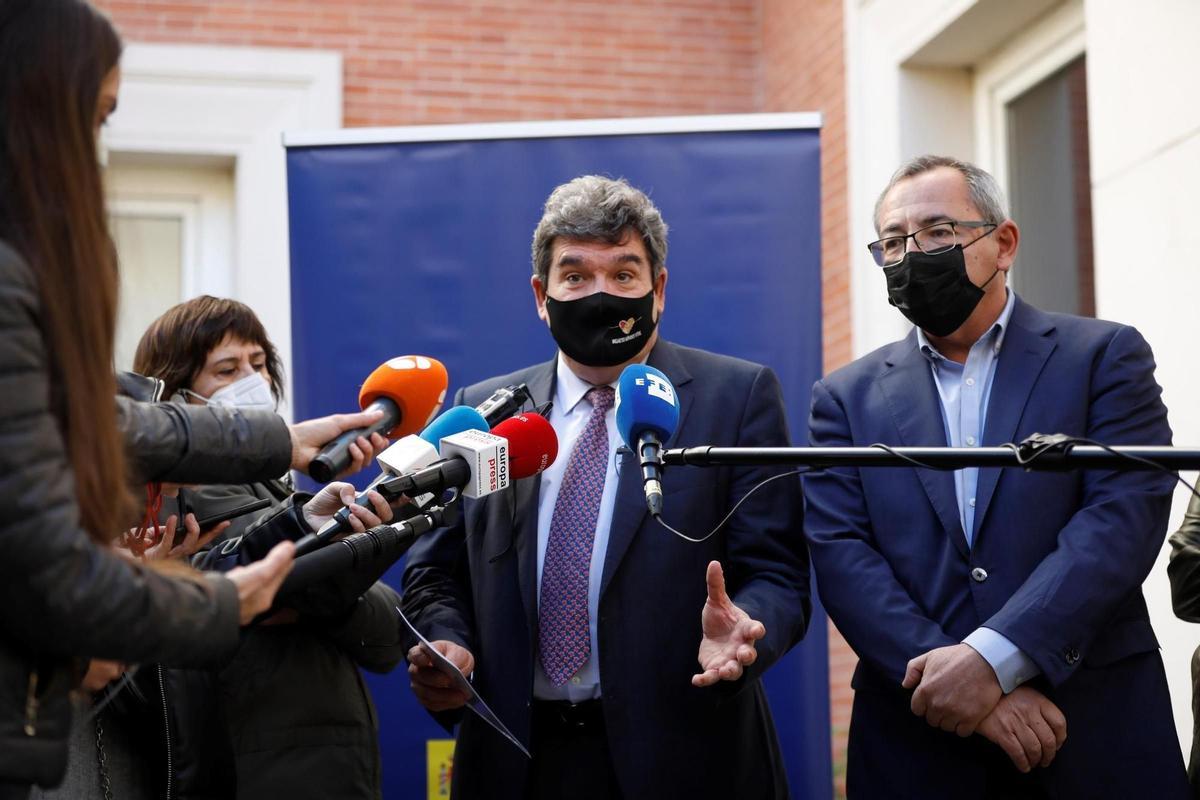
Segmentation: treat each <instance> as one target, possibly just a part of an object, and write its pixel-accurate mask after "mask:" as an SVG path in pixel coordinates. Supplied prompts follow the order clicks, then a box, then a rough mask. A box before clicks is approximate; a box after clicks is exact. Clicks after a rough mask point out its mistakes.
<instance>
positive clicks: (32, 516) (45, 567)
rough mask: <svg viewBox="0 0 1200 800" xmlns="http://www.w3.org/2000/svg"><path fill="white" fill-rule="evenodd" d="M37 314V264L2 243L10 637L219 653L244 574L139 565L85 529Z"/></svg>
mask: <svg viewBox="0 0 1200 800" xmlns="http://www.w3.org/2000/svg"><path fill="white" fill-rule="evenodd" d="M6 256H7V257H6ZM37 320H38V299H37V290H36V287H35V284H34V281H33V276H32V274H31V273H30V272H29V270H28V268H27V267H26V266H25V265H24V264H23V263H22V262H20V261H19V260H18V259H15V258H13V257H12V254H11V251H9V252H7V253H6V252H4V251H3V250H0V609H2V610H0V635H3V636H4V637H6V638H9V639H11V640H14V641H16V642H19V643H21V644H22V645H23V646H25V647H27V648H29V649H31V650H35V651H37V652H39V653H45V654H49V655H63V656H95V657H100V658H109V659H114V660H121V661H130V662H148V661H160V662H163V663H169V664H180V665H196V666H199V665H204V664H209V663H213V662H214V661H219V660H220V659H221V658H223V657H224V656H225V655H226V654H227V653H228V652H230V651H232V649H233V648H234V647H235V646H236V643H237V637H238V602H237V591H236V588H235V587H234V586H233V584H231V583H230V582H229V581H227V580H225V579H223V578H205V579H197V580H187V579H171V578H167V577H164V576H163V575H160V574H158V573H155V572H153V571H150V570H146V569H142V568H139V567H134V566H131V565H130V564H128V563H127V562H125V561H124V560H122V559H121V558H120V557H118V556H116V555H114V554H113V553H112V552H110V551H108V550H105V549H102V548H100V547H98V546H97V545H95V544H94V543H93V542H92V541H91V539H90V538H89V537H88V535H87V533H86V532H85V531H84V530H83V528H82V526H81V524H80V519H79V509H78V506H77V505H76V498H75V486H74V481H73V478H72V472H71V466H70V463H69V460H68V457H67V452H66V447H65V444H64V441H63V437H62V434H61V432H60V430H59V427H58V424H57V421H56V419H55V418H54V416H53V414H52V413H51V411H50V377H49V372H48V367H47V356H46V351H45V342H44V340H43V338H42V334H41V331H40V329H39V327H38V324H37Z"/></svg>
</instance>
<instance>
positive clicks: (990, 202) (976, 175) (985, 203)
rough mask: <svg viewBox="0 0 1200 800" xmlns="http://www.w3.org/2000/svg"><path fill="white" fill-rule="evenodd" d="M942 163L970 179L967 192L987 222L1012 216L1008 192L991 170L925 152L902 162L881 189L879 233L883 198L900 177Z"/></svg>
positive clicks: (876, 204)
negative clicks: (1007, 201) (1005, 195)
mask: <svg viewBox="0 0 1200 800" xmlns="http://www.w3.org/2000/svg"><path fill="white" fill-rule="evenodd" d="M939 167H950V169H954V170H958V172H959V173H960V174H961V175H962V176H963V178H964V179H965V180H966V182H967V192H968V193H969V194H970V197H971V203H972V204H973V205H974V206H975V208H976V209H978V210H979V213H980V215H981V216H982V217H983V221H984V222H994V223H996V224H997V225H998V224H1000V223H1001V222H1003V221H1004V220H1006V219H1008V205H1007V204H1006V203H1005V202H1004V192H1002V191H1001V190H1000V184H999V183H997V182H996V179H995V178H993V177H992V176H991V174H990V173H988V172H985V171H984V170H982V169H980V168H979V167H977V166H975V165H974V164H972V163H970V162H968V161H959V160H958V159H957V158H951V157H950V156H933V155H925V156H917V157H916V158H913V159H909V160H908V161H906V162H904V163H903V164H901V165H900V169H898V170H896V171H895V172H894V173H893V174H892V179H891V180H890V181H888V185H887V186H885V187H883V191H882V192H880V193H879V199H878V200H876V201H875V232H876V233H878V232H879V212H880V210H881V209H882V208H883V198H885V197H887V194H888V192H890V191H891V190H892V188H893V187H894V186H895V185H896V184H897V183H899V182H900V181H903V180H907V179H908V178H913V177H916V176H917V175H920V174H922V173H924V172H929V171H931V170H935V169H937V168H939Z"/></svg>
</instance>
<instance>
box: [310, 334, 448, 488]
mask: <svg viewBox="0 0 1200 800" xmlns="http://www.w3.org/2000/svg"><path fill="white" fill-rule="evenodd" d="M448 385H449V378H448V376H447V375H446V368H445V367H444V366H443V365H442V362H440V361H438V360H437V359H435V358H428V357H426V356H398V357H396V358H393V359H390V360H388V361H387V362H385V363H383V364H380V365H379V367H377V368H376V369H375V371H374V372H372V373H371V374H370V375H368V376H367V379H366V380H365V381H364V382H363V385H362V390H361V391H360V392H359V394H358V404H359V407H360V408H362V409H363V410H364V411H370V410H372V409H380V410H382V411H383V412H384V413H383V417H382V418H381V419H380V420H378V421H377V422H375V423H374V424H372V425H369V426H367V427H365V428H355V429H354V430H351V431H346V432H345V433H343V434H342V435H341V436H339V437H338V438H336V439H334V440H333V441H332V442H330V443H329V444H327V445H325V447H323V448H322V449H321V452H320V453H318V454H317V456H316V458H314V459H313V460H312V462H311V463H310V464H309V466H308V474H309V475H311V476H312V478H313V479H314V480H317V481H320V482H321V483H328V482H329V481H331V480H333V479H334V478H335V477H336V476H337V475H338V474H339V473H341V472H343V471H345V470H346V468H347V467H349V466H350V461H351V458H350V445H351V444H353V443H354V441H355V439H357V438H358V437H359V436H368V437H369V436H370V435H371V434H372V433H385V434H386V435H387V436H388V438H396V437H398V436H407V435H408V434H410V433H416V432H417V431H419V430H421V428H423V427H425V426H426V425H428V424H429V421H430V420H432V419H433V417H434V415H435V414H437V412H438V410H439V409H440V408H441V407H442V401H443V400H445V399H446V387H447V386H448Z"/></svg>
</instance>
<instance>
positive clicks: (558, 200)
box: [532, 175, 667, 285]
mask: <svg viewBox="0 0 1200 800" xmlns="http://www.w3.org/2000/svg"><path fill="white" fill-rule="evenodd" d="M631 232H632V233H633V234H634V235H637V236H640V237H641V239H642V243H643V244H644V245H645V246H646V255H647V256H649V258H650V277H651V278H658V274H659V273H660V272H662V269H663V266H664V265H666V263H667V223H666V222H664V221H663V218H662V214H661V213H660V212H659V210H658V208H657V207H656V206H655V205H654V203H653V202H651V200H650V198H649V197H647V196H646V194H645V192H642V191H641V190H639V189H635V188H634V187H632V186H630V185H629V182H628V181H627V180H625V179H624V178H617V179H615V180H614V179H613V178H606V177H604V176H603V175H583V176H581V177H578V178H575V179H574V180H572V181H568V182H567V183H564V184H562V185H560V186H558V187H557V188H555V190H554V191H553V192H551V193H550V197H549V198H547V200H546V204H545V206H544V207H543V210H542V219H541V221H540V222H538V225H537V228H536V229H535V230H534V232H533V246H532V250H533V274H534V275H537V276H538V277H539V278H541V280H542V284H543V285H545V284H546V282H547V280H548V279H549V276H550V252H551V250H553V249H554V241H555V240H556V239H557V238H559V237H560V236H561V237H563V238H565V239H583V240H586V241H596V242H607V243H608V244H618V243H620V242H623V241H624V240H625V237H627V236H629V235H630V233H631Z"/></svg>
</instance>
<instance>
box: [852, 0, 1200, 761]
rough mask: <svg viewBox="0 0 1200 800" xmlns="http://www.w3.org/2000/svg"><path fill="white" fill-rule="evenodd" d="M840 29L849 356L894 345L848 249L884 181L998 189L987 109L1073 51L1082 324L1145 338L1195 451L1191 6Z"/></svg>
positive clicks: (863, 234) (1161, 4) (1050, 0)
mask: <svg viewBox="0 0 1200 800" xmlns="http://www.w3.org/2000/svg"><path fill="white" fill-rule="evenodd" d="M1080 18H1082V30H1081V26H1080V24H1079V23H1080ZM845 19H846V67H847V117H848V131H849V133H848V135H849V143H848V154H849V159H848V162H849V163H848V168H849V179H850V180H849V183H850V197H849V203H850V208H851V209H852V211H851V215H852V216H851V220H850V236H851V242H850V253H851V257H852V259H853V262H852V264H851V270H852V273H851V274H852V278H851V291H852V293H853V296H852V304H851V307H852V313H853V332H854V352H855V354H856V355H861V354H864V353H867V352H869V351H871V350H873V349H875V348H876V347H878V346H880V345H882V344H885V343H886V342H888V341H892V340H894V339H896V338H898V336H900V335H902V334H903V332H904V331H905V330H906V329H907V325H906V324H905V322H904V320H903V318H901V316H900V315H899V314H898V313H896V312H895V310H894V309H892V308H890V307H889V306H888V305H887V302H886V299H885V285H884V282H883V278H882V276H881V275H879V274H878V272H879V271H878V269H877V268H875V267H874V266H873V264H872V262H871V261H870V259H869V256H868V255H867V253H866V249H865V247H864V246H863V245H864V244H865V243H866V242H868V241H870V240H871V239H872V238H874V229H873V226H872V220H871V208H872V205H873V204H874V201H875V197H876V195H877V194H878V192H879V190H880V188H881V187H882V186H883V185H884V184H885V183H886V181H887V178H888V176H889V175H890V173H891V171H892V170H893V169H895V167H896V166H898V165H899V163H900V162H901V161H902V160H903V159H905V158H908V157H910V156H913V155H917V154H919V153H922V152H940V153H945V154H948V155H954V156H959V157H964V158H967V159H970V160H974V161H976V162H978V163H980V164H981V165H983V166H985V167H986V168H991V169H994V170H995V171H996V172H997V177H998V178H1001V180H1002V181H1003V180H1004V177H1005V176H1004V175H1003V167H1004V164H1003V161H1002V148H999V147H997V142H996V137H997V124H996V123H997V120H996V118H995V115H994V113H992V112H989V111H988V108H987V107H988V105H989V103H991V104H992V105H993V106H996V103H997V102H1002V101H1003V99H1004V96H1005V95H1006V93H1011V92H1013V91H1018V90H1020V85H1021V83H1022V82H1023V81H1027V80H1028V79H1029V78H1030V77H1031V76H1032V75H1033V74H1034V73H1036V72H1037V71H1038V70H1039V69H1042V68H1043V67H1044V66H1045V64H1043V63H1040V62H1047V63H1052V62H1053V61H1054V60H1055V59H1059V63H1060V64H1065V63H1066V61H1065V60H1063V59H1069V58H1071V57H1073V55H1072V53H1074V55H1078V50H1079V48H1080V47H1082V48H1083V50H1084V51H1085V52H1086V55H1087V70H1088V102H1089V117H1090V135H1091V143H1090V152H1091V170H1092V184H1093V197H1092V200H1093V223H1094V224H1093V227H1094V231H1095V234H1094V236H1095V277H1096V303H1097V313H1098V315H1099V316H1102V317H1106V318H1110V319H1117V320H1120V321H1123V322H1128V323H1131V324H1134V325H1136V326H1137V327H1138V328H1139V329H1140V330H1141V331H1142V332H1143V333H1144V334H1145V335H1146V337H1147V339H1148V340H1149V341H1150V343H1151V345H1152V346H1153V347H1154V350H1155V355H1156V357H1157V361H1158V365H1159V367H1158V379H1159V382H1160V383H1161V384H1162V386H1163V389H1164V394H1165V399H1166V402H1167V404H1168V407H1169V408H1170V409H1171V422H1172V426H1173V428H1174V430H1175V441H1176V444H1181V445H1185V444H1190V445H1197V446H1200V413H1197V411H1198V410H1200V370H1198V369H1197V368H1196V366H1195V365H1196V362H1197V357H1196V350H1195V348H1194V347H1193V345H1192V344H1191V342H1192V339H1193V338H1195V334H1194V333H1193V332H1192V331H1191V330H1189V329H1188V328H1186V327H1185V326H1184V324H1183V321H1184V320H1188V319H1191V318H1193V317H1194V316H1195V315H1196V312H1197V310H1198V304H1200V265H1198V264H1197V263H1196V262H1197V259H1196V257H1195V253H1196V249H1197V248H1196V244H1195V242H1196V241H1197V240H1196V232H1195V224H1194V221H1195V220H1197V219H1200V193H1198V192H1197V191H1196V189H1195V188H1194V187H1197V186H1200V104H1197V103H1195V102H1193V98H1192V95H1194V91H1193V90H1192V81H1193V79H1194V78H1195V76H1197V75H1200V48H1197V47H1195V45H1194V39H1195V33H1196V31H1198V30H1200V4H1197V3H1196V2H1195V0H1154V2H1149V3H1139V4H1137V7H1136V11H1134V10H1132V9H1131V7H1130V4H1129V3H1128V2H1126V0H1068V2H1058V1H1057V0H910V1H909V2H888V1H887V0H845ZM989 94H991V95H994V97H992V98H991V99H990V100H989V97H988V95H989ZM972 107H974V109H975V111H974V113H972V112H971V108H972ZM963 109H966V111H965V112H964V110H963ZM1000 127H1001V128H1002V125H1001V126H1000ZM1000 133H1001V134H1002V130H1001V131H1000ZM1017 222H1018V223H1020V220H1017ZM1189 223H1190V224H1189ZM1186 477H1189V478H1192V479H1194V478H1195V474H1194V473H1192V474H1190V475H1188V476H1186ZM1183 495H1184V492H1183V491H1181V492H1180V493H1179V494H1178V495H1177V497H1176V503H1175V508H1174V514H1173V516H1172V520H1171V530H1173V529H1174V527H1175V526H1176V525H1177V524H1178V521H1179V518H1180V517H1181V516H1182V512H1183V508H1184V506H1185V505H1186V500H1185V499H1184V496H1183ZM1166 553H1167V549H1166V548H1165V547H1164V551H1163V556H1162V558H1161V559H1160V563H1159V564H1158V565H1157V566H1156V567H1155V569H1154V571H1153V572H1152V573H1151V575H1150V577H1149V578H1148V580H1147V582H1146V587H1145V589H1146V594H1147V598H1148V601H1149V603H1150V606H1151V616H1152V619H1153V622H1154V626H1155V629H1156V631H1157V632H1158V634H1159V638H1160V641H1161V642H1162V644H1163V659H1164V662H1165V663H1166V666H1167V671H1168V681H1169V684H1170V689H1171V695H1172V701H1173V703H1174V710H1175V717H1176V727H1177V729H1178V730H1179V733H1180V740H1181V744H1182V746H1183V748H1184V751H1185V753H1186V752H1187V750H1188V748H1189V747H1190V743H1191V738H1192V737H1191V730H1192V729H1191V725H1192V722H1191V707H1190V698H1191V681H1190V676H1189V674H1188V662H1189V658H1190V655H1191V651H1192V650H1193V649H1194V647H1195V645H1196V643H1197V642H1198V641H1200V629H1198V628H1197V627H1196V626H1193V625H1188V624H1185V623H1182V622H1180V621H1178V620H1176V619H1175V617H1174V615H1173V614H1172V613H1171V608H1170V596H1169V588H1168V585H1167V578H1166V571H1165V564H1166Z"/></svg>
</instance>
